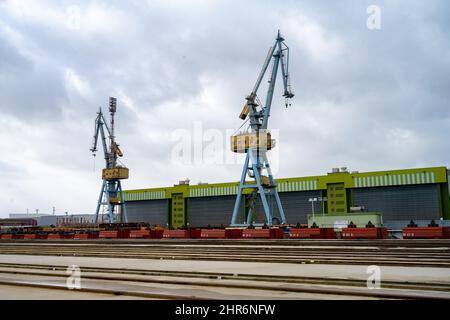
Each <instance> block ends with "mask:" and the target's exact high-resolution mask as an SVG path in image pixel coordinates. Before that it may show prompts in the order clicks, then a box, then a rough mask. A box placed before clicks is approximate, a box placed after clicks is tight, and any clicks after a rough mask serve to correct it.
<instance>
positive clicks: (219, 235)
mask: <svg viewBox="0 0 450 320" xmlns="http://www.w3.org/2000/svg"><path fill="white" fill-rule="evenodd" d="M226 237H227V232H226V230H225V229H202V230H200V238H202V239H205V238H208V239H225V238H226Z"/></svg>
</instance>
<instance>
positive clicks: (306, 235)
mask: <svg viewBox="0 0 450 320" xmlns="http://www.w3.org/2000/svg"><path fill="white" fill-rule="evenodd" d="M289 238H291V239H320V238H321V234H320V229H319V228H292V229H291V230H290V232H289Z"/></svg>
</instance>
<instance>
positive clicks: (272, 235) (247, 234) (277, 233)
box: [242, 229, 283, 239]
mask: <svg viewBox="0 0 450 320" xmlns="http://www.w3.org/2000/svg"><path fill="white" fill-rule="evenodd" d="M242 238H244V239H282V238H283V230H282V229H244V230H243V231H242Z"/></svg>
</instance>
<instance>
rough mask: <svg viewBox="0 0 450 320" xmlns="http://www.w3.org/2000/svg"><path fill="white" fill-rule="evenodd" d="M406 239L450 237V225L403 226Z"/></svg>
mask: <svg viewBox="0 0 450 320" xmlns="http://www.w3.org/2000/svg"><path fill="white" fill-rule="evenodd" d="M403 238H404V239H450V227H415V228H414V227H413V228H410V227H408V228H403Z"/></svg>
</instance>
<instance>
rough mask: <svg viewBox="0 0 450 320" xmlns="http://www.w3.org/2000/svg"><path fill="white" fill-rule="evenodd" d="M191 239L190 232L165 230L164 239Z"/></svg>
mask: <svg viewBox="0 0 450 320" xmlns="http://www.w3.org/2000/svg"><path fill="white" fill-rule="evenodd" d="M189 237H190V232H189V231H188V230H164V233H163V238H164V239H170V238H172V239H180V238H181V239H188V238H189Z"/></svg>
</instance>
